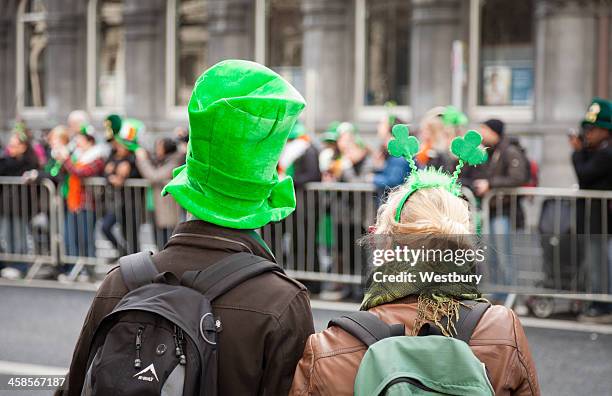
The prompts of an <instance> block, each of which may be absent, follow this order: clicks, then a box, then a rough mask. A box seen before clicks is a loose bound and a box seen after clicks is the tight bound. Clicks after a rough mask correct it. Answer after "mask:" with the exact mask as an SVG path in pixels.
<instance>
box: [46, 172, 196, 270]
mask: <svg viewBox="0 0 612 396" xmlns="http://www.w3.org/2000/svg"><path fill="white" fill-rule="evenodd" d="M158 187H159V188H161V186H158ZM156 193H157V194H159V189H155V186H152V185H151V184H150V183H149V182H148V181H147V180H145V179H128V180H126V181H125V183H124V184H123V185H122V186H120V187H114V186H112V185H110V184H109V183H108V182H107V181H106V179H104V178H101V177H98V178H89V179H86V180H85V182H84V184H83V186H82V200H81V204H80V207H79V208H78V210H75V209H74V208H71V207H70V205H69V204H68V201H67V200H66V199H59V204H58V218H59V227H58V240H60V242H61V243H60V244H59V251H60V260H59V261H60V263H61V264H62V265H63V266H64V267H67V269H68V271H66V268H64V272H67V273H68V274H69V276H68V278H69V279H75V278H76V277H77V276H78V275H79V274H80V273H82V270H83V269H85V270H87V271H89V272H90V273H91V272H92V266H97V267H98V268H100V269H101V270H102V271H105V270H107V269H108V268H109V267H108V265H109V264H115V262H116V259H117V258H118V257H120V256H122V255H126V254H131V253H135V252H138V251H141V250H152V251H157V250H158V249H161V248H162V247H163V246H164V245H165V242H166V241H167V240H168V239H169V237H170V235H171V233H172V230H173V229H174V227H175V226H176V224H178V222H179V221H183V220H184V219H185V217H186V216H185V213H184V211H183V210H182V209H181V208H180V207H179V206H178V205H176V204H175V203H174V201H173V200H172V198H171V197H168V198H164V199H165V200H169V201H170V203H169V204H168V205H167V206H165V208H164V209H165V210H166V211H167V212H169V213H166V216H165V217H169V218H170V219H174V220H171V221H168V219H166V220H164V221H165V224H159V221H160V219H159V218H157V216H156V208H155V205H154V204H153V202H154V200H155V194H156Z"/></svg>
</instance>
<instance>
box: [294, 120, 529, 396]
mask: <svg viewBox="0 0 612 396" xmlns="http://www.w3.org/2000/svg"><path fill="white" fill-rule="evenodd" d="M393 137H394V139H393V140H391V141H390V142H389V145H388V148H389V153H390V154H391V155H394V156H398V157H399V156H401V157H404V158H405V159H406V160H407V161H408V162H409V164H410V167H411V168H412V172H411V175H410V177H409V178H408V180H407V181H406V182H405V183H404V184H402V185H401V186H399V187H398V188H396V189H395V190H393V191H391V192H390V193H389V195H388V197H387V199H386V202H385V203H384V204H383V205H381V207H380V208H379V210H378V214H377V219H376V225H375V230H374V231H373V232H372V233H371V234H369V235H368V236H366V237H365V238H364V239H363V240H364V241H365V243H366V244H367V245H370V246H371V247H375V248H381V247H384V248H386V252H389V251H391V252H394V251H396V250H397V251H400V252H401V249H400V248H402V247H410V248H411V249H412V250H413V252H414V251H420V253H419V254H420V256H419V258H418V259H417V258H415V259H414V260H413V261H412V262H410V260H406V259H405V257H404V261H402V260H401V259H400V258H399V257H400V255H399V254H398V255H396V256H395V257H394V258H390V257H386V256H385V259H386V260H387V261H386V262H384V263H383V264H380V263H379V264H376V263H374V264H375V267H374V269H373V271H372V272H371V273H370V276H369V279H368V287H367V290H366V292H365V296H364V299H363V302H362V305H361V310H360V312H356V313H351V314H347V315H344V316H343V317H341V318H338V319H334V320H332V321H331V322H330V326H329V327H328V328H327V329H326V330H324V331H323V332H320V333H316V334H313V335H311V336H310V337H309V339H308V340H307V342H306V347H305V350H304V354H303V357H302V359H301V360H300V362H299V364H298V366H297V369H296V372H295V375H294V379H293V385H292V389H291V392H290V394H291V395H334V396H336V395H352V394H355V395H378V394H381V395H382V394H387V393H385V392H387V391H389V392H391V389H392V388H390V387H393V386H395V387H399V386H401V388H393V389H395V391H396V393H392V392H391V393H388V394H403V395H413V394H418V395H424V394H429V393H427V392H433V393H435V394H453V395H470V396H474V395H492V394H495V395H497V396H500V395H501V396H504V395H539V394H540V390H539V385H538V380H537V375H536V371H535V365H534V362H533V360H532V357H531V353H530V351H529V346H528V343H527V338H526V336H525V333H524V331H523V328H522V327H521V324H520V322H519V320H518V318H517V317H516V315H515V314H514V312H513V311H512V310H510V309H508V308H505V307H503V306H491V305H490V304H489V303H488V302H487V301H486V300H484V299H482V297H481V294H480V292H479V291H478V287H477V286H478V283H479V280H478V279H479V278H478V276H479V275H477V274H476V272H475V271H474V268H475V262H478V261H479V259H477V258H474V257H472V259H469V260H467V262H468V263H467V264H466V260H463V259H466V256H464V255H463V254H462V255H459V253H460V252H465V251H466V249H472V250H474V251H477V250H478V245H477V244H476V243H475V242H474V238H473V237H472V235H471V234H472V233H473V231H472V229H473V224H472V223H471V221H470V212H469V208H468V205H467V203H466V201H464V200H463V199H462V198H461V197H460V193H461V190H460V185H459V184H458V183H457V178H458V176H459V172H460V170H461V167H462V166H463V165H464V164H469V165H477V164H481V163H483V162H484V161H486V158H487V155H486V152H485V151H484V149H482V147H481V146H480V143H481V137H480V135H479V134H478V133H477V132H475V131H469V132H468V133H467V134H466V135H465V136H464V137H458V138H455V139H454V140H453V142H452V144H451V150H452V151H453V153H454V154H455V155H456V156H457V157H458V158H459V164H458V166H457V168H456V170H455V172H454V173H453V174H452V175H450V174H446V173H444V172H442V171H440V170H436V169H432V168H429V169H421V170H417V169H416V164H415V162H414V160H413V156H414V155H415V154H416V153H417V152H418V151H419V142H418V141H417V140H416V138H414V137H412V136H409V135H408V130H407V127H406V126H404V125H399V126H396V127H394V128H393ZM438 250H440V251H443V252H445V254H446V253H449V254H450V255H451V256H454V261H453V260H451V261H450V262H449V261H446V259H442V258H441V256H438V257H437V258H436V256H435V255H434V257H433V258H430V257H429V252H430V251H434V252H436V251H438ZM386 252H385V253H386ZM476 254H478V253H476ZM376 257H378V258H380V257H381V255H378V256H377V255H373V260H374V258H376ZM412 257H416V256H414V255H413V256H412ZM460 258H462V260H459V259H460ZM460 261H461V262H460ZM428 272H430V273H435V274H436V275H444V276H450V275H452V274H454V275H453V276H456V277H458V278H459V280H453V281H452V282H451V281H448V282H446V283H445V282H442V281H432V280H427V279H423V278H421V277H420V276H419V275H421V274H424V273H428ZM400 274H401V275H402V277H403V278H401V279H408V280H405V281H402V282H398V281H397V280H388V281H385V280H384V279H383V280H381V279H380V278H383V277H389V276H391V275H395V278H396V279H397V278H398V275H400ZM410 276H412V277H413V278H412V280H409V279H410ZM377 277H378V279H377ZM388 279H391V278H388ZM453 279H454V278H453ZM355 323H357V326H356V325H355ZM381 334H382V335H381ZM404 335H406V336H410V337H402V336H404ZM417 335H418V336H419V337H416V336H417ZM425 335H426V336H427V337H420V336H425ZM430 336H433V337H430ZM406 345H411V347H406ZM434 345H435V347H434V348H433V350H432V348H431V346H434ZM427 347H430V349H429V350H428V349H427ZM447 347H449V348H450V349H447ZM385 348H386V349H385ZM436 348H438V349H436ZM411 351H412V353H413V355H412V357H413V360H412V362H410V361H408V360H409V359H408V360H406V356H408V355H410V352H411ZM377 353H378V355H377ZM402 353H403V354H404V355H401V354H402ZM427 354H430V355H431V356H432V359H433V360H432V361H427V362H426V363H423V362H425V361H426V358H427V356H426V355H427ZM400 355H401V356H403V357H404V360H403V361H400V360H398V359H397V358H398V356H400ZM460 357H461V358H466V359H468V360H465V364H463V363H462V361H460V360H458V359H459V358H460ZM470 358H471V359H472V360H469V359H470ZM411 364H412V366H411ZM483 365H484V367H485V368H486V374H485V370H483ZM409 366H411V368H410V369H408V368H407V367H409ZM468 366H469V367H468ZM400 367H402V369H401V370H400ZM449 367H450V368H451V369H450V370H448V368H449ZM373 368H376V369H377V370H374V369H373ZM443 368H446V369H447V370H446V371H443ZM393 370H395V371H396V372H393ZM397 370H400V371H399V373H400V374H398V372H397ZM414 372H418V373H419V374H418V375H417V374H415V375H414V376H412V375H409V373H414ZM424 373H426V374H430V375H437V376H438V380H437V381H433V380H431V381H430V378H429V377H428V376H427V375H426V374H424ZM383 378H384V381H388V382H386V383H383V382H381V383H378V382H377V380H381V381H383ZM390 379H393V381H389V380H390ZM398 381H399V382H398ZM402 381H403V382H402ZM383 385H384V386H383ZM468 385H469V386H468ZM398 389H399V392H398ZM449 389H450V390H449ZM413 392H414V393H413Z"/></svg>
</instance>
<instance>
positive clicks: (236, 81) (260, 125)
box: [162, 60, 306, 229]
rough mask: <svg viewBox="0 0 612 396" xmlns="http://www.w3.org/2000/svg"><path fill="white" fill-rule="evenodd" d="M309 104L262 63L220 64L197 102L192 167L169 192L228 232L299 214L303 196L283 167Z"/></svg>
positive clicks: (194, 97)
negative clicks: (281, 162) (294, 131)
mask: <svg viewBox="0 0 612 396" xmlns="http://www.w3.org/2000/svg"><path fill="white" fill-rule="evenodd" d="M305 105H306V103H305V101H304V98H303V97H302V95H300V94H299V92H298V91H297V90H296V89H295V88H293V87H292V86H291V84H289V83H288V82H287V81H285V80H284V79H283V78H282V77H281V76H279V75H278V74H276V73H275V72H273V71H272V70H270V69H268V68H267V67H265V66H262V65H260V64H258V63H254V62H249V61H243V60H226V61H222V62H219V63H217V64H216V65H214V66H212V67H211V68H210V69H208V70H206V71H205V72H204V73H203V74H202V75H201V76H200V77H199V78H198V80H197V81H196V83H195V86H194V88H193V92H192V94H191V99H190V100H189V106H188V112H189V127H190V129H189V144H188V149H187V158H186V164H185V165H183V166H181V167H179V168H176V169H175V170H174V178H173V179H172V180H171V181H170V183H168V184H167V185H166V187H165V188H164V190H163V192H162V194H171V195H172V196H173V197H174V199H175V200H176V202H178V204H179V205H181V206H182V207H183V208H184V209H185V210H187V211H188V212H190V213H191V214H193V215H194V216H195V217H197V218H199V219H201V220H205V221H208V222H210V223H214V224H217V225H220V226H223V227H229V228H238V229H255V228H259V227H262V226H264V225H265V224H267V223H269V222H272V221H279V220H282V219H284V218H285V217H287V216H288V215H289V214H291V213H292V212H293V211H294V209H295V192H294V190H293V180H292V179H291V178H290V177H287V178H284V179H282V180H279V177H278V173H277V170H276V167H277V163H278V159H279V157H280V154H281V151H282V149H283V147H284V146H285V143H286V141H287V137H288V135H289V132H290V131H291V129H292V128H293V125H294V124H295V122H296V120H297V119H298V116H299V114H300V113H301V111H302V110H303V109H304V106H305Z"/></svg>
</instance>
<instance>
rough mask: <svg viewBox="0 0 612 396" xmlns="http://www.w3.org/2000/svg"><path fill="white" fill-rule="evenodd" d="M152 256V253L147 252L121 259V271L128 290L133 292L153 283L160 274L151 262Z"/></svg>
mask: <svg viewBox="0 0 612 396" xmlns="http://www.w3.org/2000/svg"><path fill="white" fill-rule="evenodd" d="M151 255H152V253H151V252H149V251H147V252H140V253H134V254H130V255H128V256H123V257H121V258H120V259H119V270H120V271H121V276H122V277H123V282H124V283H125V285H126V286H127V288H128V290H130V291H132V290H134V289H137V288H139V287H140V286H143V285H146V284H147V283H151V282H153V279H154V278H155V277H156V276H157V274H159V271H158V270H157V268H156V267H155V264H153V261H152V260H151Z"/></svg>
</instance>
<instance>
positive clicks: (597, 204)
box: [570, 98, 612, 323]
mask: <svg viewBox="0 0 612 396" xmlns="http://www.w3.org/2000/svg"><path fill="white" fill-rule="evenodd" d="M581 127H582V131H581V133H580V134H579V135H570V144H571V146H572V147H573V149H574V153H573V154H572V163H573V165H574V170H575V172H576V177H577V178H578V184H579V186H580V189H581V190H606V191H609V190H612V145H611V141H610V140H611V139H610V138H611V134H610V131H612V101H609V100H606V99H601V98H594V99H593V101H592V102H591V105H590V106H589V109H588V111H587V113H586V115H585V116H584V120H583V121H582V123H581ZM604 205H608V207H607V208H606V207H605V206H604ZM610 205H611V202H610V200H601V199H591V200H585V199H579V200H578V201H577V215H578V218H577V221H578V232H579V233H580V234H587V236H586V237H585V242H586V245H587V247H588V248H587V250H586V253H585V261H584V264H583V265H584V266H585V271H586V272H587V282H586V285H585V286H586V287H587V291H589V292H592V293H596V294H600V293H609V292H610V291H611V290H612V258H611V257H610V255H611V252H610V251H611V250H612V247H611V245H610V241H609V237H608V236H607V235H608V234H609V233H610V229H611V228H612V227H611V225H612V207H610ZM606 213H607V219H606V218H604V215H605V214H606ZM606 224H607V226H606ZM602 244H606V245H607V246H602ZM606 253H607V254H606ZM580 319H581V320H583V321H588V322H598V323H612V304H606V303H598V302H594V303H592V304H591V305H590V306H589V308H588V309H587V310H586V312H585V313H584V314H583V315H581V316H580Z"/></svg>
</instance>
